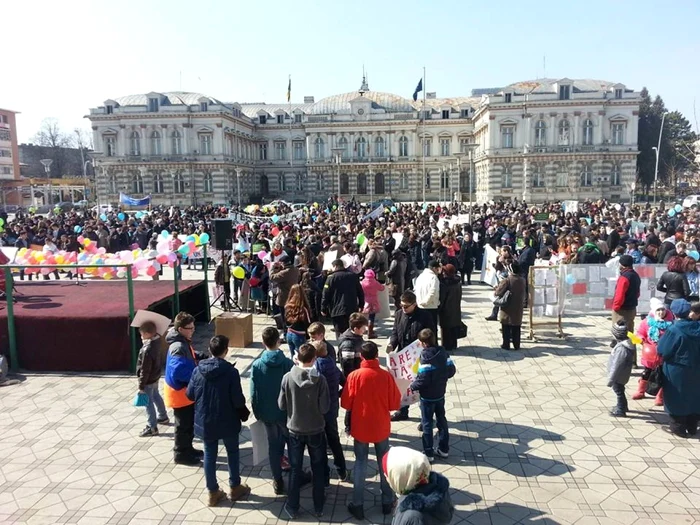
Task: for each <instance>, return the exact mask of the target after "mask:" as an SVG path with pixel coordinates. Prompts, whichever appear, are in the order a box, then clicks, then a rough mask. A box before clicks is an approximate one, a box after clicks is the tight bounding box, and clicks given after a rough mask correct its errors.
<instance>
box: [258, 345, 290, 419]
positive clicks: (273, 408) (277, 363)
mask: <svg viewBox="0 0 700 525" xmlns="http://www.w3.org/2000/svg"><path fill="white" fill-rule="evenodd" d="M293 366H294V363H293V362H292V360H291V359H289V358H288V357H287V356H286V355H284V352H282V351H281V350H265V351H264V352H263V353H262V355H261V356H260V358H259V359H256V360H255V361H254V362H253V365H252V366H251V368H250V402H251V405H252V408H253V414H255V419H257V420H258V421H264V422H266V423H283V422H285V421H287V414H285V413H284V412H283V411H282V410H280V408H279V406H278V405H277V397H278V396H279V393H280V385H281V384H282V378H283V377H284V375H285V374H286V373H287V372H289V371H290V370H291V369H292V367H293Z"/></svg>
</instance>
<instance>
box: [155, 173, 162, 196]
mask: <svg viewBox="0 0 700 525" xmlns="http://www.w3.org/2000/svg"><path fill="white" fill-rule="evenodd" d="M153 193H163V175H161V174H160V173H156V174H155V175H154V176H153Z"/></svg>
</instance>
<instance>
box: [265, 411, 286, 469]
mask: <svg viewBox="0 0 700 525" xmlns="http://www.w3.org/2000/svg"><path fill="white" fill-rule="evenodd" d="M264 424H265V430H266V431H267V452H268V455H269V456H270V470H271V471H272V479H274V480H275V481H279V480H281V479H282V464H281V463H282V456H283V455H284V446H285V445H286V444H287V441H288V440H289V431H288V430H287V425H285V424H284V423H282V422H275V423H268V422H264Z"/></svg>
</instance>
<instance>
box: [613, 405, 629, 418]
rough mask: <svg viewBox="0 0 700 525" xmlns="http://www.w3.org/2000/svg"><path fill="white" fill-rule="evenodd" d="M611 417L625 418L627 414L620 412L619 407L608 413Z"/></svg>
mask: <svg viewBox="0 0 700 525" xmlns="http://www.w3.org/2000/svg"><path fill="white" fill-rule="evenodd" d="M610 415H611V416H612V417H627V412H625V411H624V410H622V409H621V408H620V407H615V408H613V409H612V410H611V411H610Z"/></svg>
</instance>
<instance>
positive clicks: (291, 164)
mask: <svg viewBox="0 0 700 525" xmlns="http://www.w3.org/2000/svg"><path fill="white" fill-rule="evenodd" d="M287 102H288V103H289V169H290V170H291V171H292V175H294V193H295V194H296V192H297V191H299V186H297V183H296V182H297V181H296V177H297V176H296V173H294V141H293V139H292V120H293V116H292V75H291V74H290V75H289V89H288V90H287Z"/></svg>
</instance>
